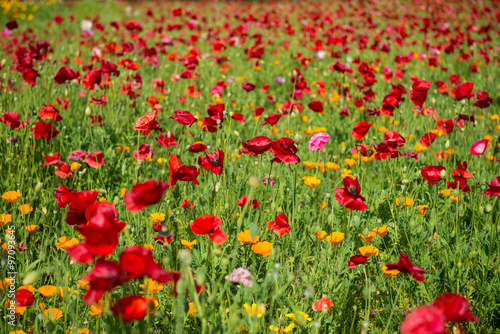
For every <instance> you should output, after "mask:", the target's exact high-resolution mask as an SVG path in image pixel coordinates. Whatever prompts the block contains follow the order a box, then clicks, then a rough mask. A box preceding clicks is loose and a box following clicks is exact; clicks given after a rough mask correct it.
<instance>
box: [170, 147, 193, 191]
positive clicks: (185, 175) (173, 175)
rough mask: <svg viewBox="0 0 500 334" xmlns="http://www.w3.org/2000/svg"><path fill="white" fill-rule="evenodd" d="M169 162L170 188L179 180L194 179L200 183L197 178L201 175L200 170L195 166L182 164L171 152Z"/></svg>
mask: <svg viewBox="0 0 500 334" xmlns="http://www.w3.org/2000/svg"><path fill="white" fill-rule="evenodd" d="M168 164H169V165H170V181H169V182H168V186H169V187H170V188H173V187H174V186H175V184H176V183H177V181H193V183H194V184H196V185H198V184H200V183H199V182H198V180H197V179H196V178H197V177H198V175H200V170H199V169H197V168H196V167H195V166H187V165H183V164H181V163H180V161H179V159H178V158H177V157H176V156H175V155H173V154H170V159H169V160H168Z"/></svg>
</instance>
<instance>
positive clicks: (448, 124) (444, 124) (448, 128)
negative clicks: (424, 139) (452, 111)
mask: <svg viewBox="0 0 500 334" xmlns="http://www.w3.org/2000/svg"><path fill="white" fill-rule="evenodd" d="M436 122H437V124H438V125H437V127H436V128H437V129H438V130H440V131H441V132H442V133H444V134H447V135H449V134H450V133H452V132H453V128H454V127H455V121H454V120H453V119H438V120H436Z"/></svg>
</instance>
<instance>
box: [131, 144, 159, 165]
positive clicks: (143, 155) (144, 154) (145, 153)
mask: <svg viewBox="0 0 500 334" xmlns="http://www.w3.org/2000/svg"><path fill="white" fill-rule="evenodd" d="M154 154H155V151H153V150H152V149H151V146H149V145H148V144H141V145H139V147H138V148H137V149H136V150H135V152H134V158H135V159H137V160H139V161H144V160H146V159H152V158H153V155H154Z"/></svg>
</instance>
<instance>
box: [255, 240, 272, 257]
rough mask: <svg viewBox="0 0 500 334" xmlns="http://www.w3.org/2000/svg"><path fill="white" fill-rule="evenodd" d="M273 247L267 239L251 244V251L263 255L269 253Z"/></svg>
mask: <svg viewBox="0 0 500 334" xmlns="http://www.w3.org/2000/svg"><path fill="white" fill-rule="evenodd" d="M272 249H273V244H272V243H270V242H269V241H265V240H264V241H259V242H256V243H254V244H253V245H252V251H253V252H254V253H256V254H260V255H262V256H263V257H266V256H269V255H271V250H272Z"/></svg>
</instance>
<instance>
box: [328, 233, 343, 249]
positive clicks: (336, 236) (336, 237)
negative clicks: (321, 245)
mask: <svg viewBox="0 0 500 334" xmlns="http://www.w3.org/2000/svg"><path fill="white" fill-rule="evenodd" d="M344 237H345V234H344V233H342V232H333V233H332V234H330V235H327V236H326V238H325V240H326V242H328V243H330V244H332V245H335V246H338V245H340V243H341V242H342V240H344Z"/></svg>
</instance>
